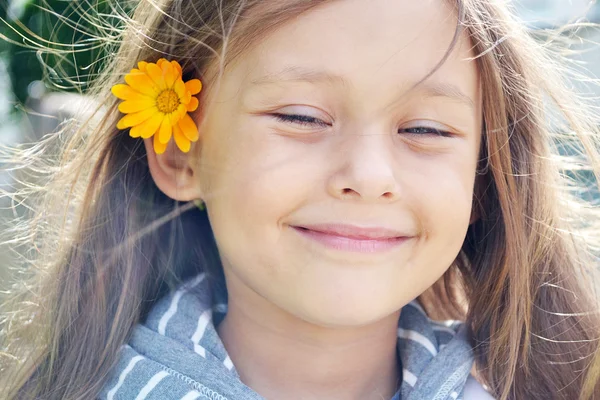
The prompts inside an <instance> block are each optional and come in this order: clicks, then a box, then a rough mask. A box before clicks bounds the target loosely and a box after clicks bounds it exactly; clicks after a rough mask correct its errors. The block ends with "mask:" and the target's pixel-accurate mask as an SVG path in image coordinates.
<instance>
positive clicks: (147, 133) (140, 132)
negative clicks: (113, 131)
mask: <svg viewBox="0 0 600 400" xmlns="http://www.w3.org/2000/svg"><path fill="white" fill-rule="evenodd" d="M163 119H164V114H163V113H161V112H157V113H156V114H154V115H153V116H152V117H150V118H149V119H147V120H146V121H145V122H144V123H143V124H140V125H136V126H134V127H133V128H131V130H130V131H129V134H130V135H131V136H132V137H141V138H143V139H148V138H149V137H151V136H152V135H154V134H155V133H156V132H157V131H158V128H159V127H160V124H161V123H162V121H163ZM134 135H136V136H134Z"/></svg>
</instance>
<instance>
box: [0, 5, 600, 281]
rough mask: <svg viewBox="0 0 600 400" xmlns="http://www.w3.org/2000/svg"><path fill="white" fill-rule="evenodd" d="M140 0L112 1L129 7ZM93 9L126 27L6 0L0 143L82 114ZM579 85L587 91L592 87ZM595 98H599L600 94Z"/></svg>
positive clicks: (597, 15) (3, 209) (586, 10)
mask: <svg viewBox="0 0 600 400" xmlns="http://www.w3.org/2000/svg"><path fill="white" fill-rule="evenodd" d="M189 1H196V0H189ZM134 3H135V2H134V1H132V0H123V1H115V0H110V4H112V5H113V6H117V7H120V8H122V9H124V10H125V11H127V10H130V9H131V7H132V5H133V4H134ZM515 7H516V9H517V10H518V13H519V14H520V16H521V17H522V19H523V20H524V22H525V23H527V24H529V25H530V26H532V27H533V28H535V29H544V28H549V27H553V26H558V25H561V24H564V23H565V22H568V21H573V20H575V19H577V18H580V17H585V19H587V20H589V21H592V22H600V5H598V4H596V3H595V2H592V1H590V0H522V1H520V2H518V3H515ZM90 9H93V14H95V15H103V17H102V18H103V23H104V24H107V26H114V27H117V28H118V27H119V23H120V22H119V20H118V18H113V17H111V13H110V10H111V8H110V6H109V2H108V1H106V0H84V1H79V0H45V1H40V0H0V18H1V21H0V145H15V144H17V143H21V142H31V141H35V140H37V139H38V138H40V137H42V136H43V135H44V134H46V133H49V132H52V131H53V130H55V129H56V127H57V126H58V125H59V123H60V122H61V121H62V120H64V119H67V118H70V117H72V116H74V115H76V113H77V105H78V104H79V103H80V102H81V99H82V98H83V97H82V96H85V91H86V89H87V84H88V81H89V77H90V76H92V77H93V76H94V74H95V73H96V71H98V68H101V66H102V60H103V59H104V58H105V57H106V56H110V55H109V54H107V53H106V49H105V47H103V46H102V41H101V40H99V38H98V37H97V35H96V34H97V33H98V29H96V28H95V27H94V24H93V23H91V21H90V20H89V19H87V18H86V17H85V15H86V13H87V12H88V11H89V10H90ZM578 35H580V38H581V45H580V49H581V50H583V51H582V53H581V54H579V55H577V56H576V58H577V59H578V60H579V61H581V62H582V64H581V68H582V69H583V70H585V73H586V74H587V75H588V76H589V77H591V78H596V79H597V78H599V77H600V45H598V43H600V33H599V31H598V30H597V29H596V30H591V29H589V30H585V29H583V30H580V31H579V32H578ZM594 43H595V44H596V45H594ZM574 84H575V85H576V87H578V88H580V89H581V90H582V91H589V90H590V89H589V88H586V87H585V86H584V85H580V84H579V83H574ZM593 90H597V89H593ZM589 95H595V96H596V97H598V98H600V92H597V91H596V92H591V93H589ZM599 105H600V102H599ZM14 184H15V181H14V176H13V175H12V174H11V173H10V172H9V171H8V167H7V166H6V165H2V164H0V232H3V231H4V232H7V231H6V229H7V225H6V221H7V220H9V219H10V218H12V217H14V216H15V215H16V214H19V213H20V212H21V211H22V210H20V209H19V207H18V206H17V207H14V206H13V204H11V202H10V199H9V198H8V197H6V196H2V193H3V192H7V191H8V192H10V191H11V189H12V187H13V185H14ZM15 213H16V214H15ZM3 221H4V222H3ZM3 224H4V225H3ZM10 257H12V255H11V253H10V252H8V250H7V248H6V247H5V248H2V247H0V290H2V282H3V281H4V275H3V270H4V266H5V265H7V262H8V260H9V259H10Z"/></svg>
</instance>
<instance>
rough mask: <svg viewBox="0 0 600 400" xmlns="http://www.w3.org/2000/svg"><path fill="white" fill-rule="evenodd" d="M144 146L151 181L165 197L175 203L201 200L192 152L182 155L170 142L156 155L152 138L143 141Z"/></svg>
mask: <svg viewBox="0 0 600 400" xmlns="http://www.w3.org/2000/svg"><path fill="white" fill-rule="evenodd" d="M144 145H145V147H146V154H147V157H148V167H149V169H150V174H151V175H152V179H153V180H154V183H155V184H156V186H157V187H158V188H159V189H160V190H161V191H162V192H163V193H164V194H165V195H167V196H168V197H170V198H172V199H173V200H177V201H192V200H197V199H201V198H202V191H201V188H200V182H199V179H198V176H197V171H195V167H194V164H193V162H192V160H193V157H192V151H190V152H188V153H183V152H182V151H181V150H179V149H178V148H177V147H176V146H175V145H174V143H173V141H170V142H169V145H168V147H167V149H166V150H165V152H164V153H162V154H156V152H155V151H154V147H153V144H152V138H149V139H144ZM192 150H193V149H192Z"/></svg>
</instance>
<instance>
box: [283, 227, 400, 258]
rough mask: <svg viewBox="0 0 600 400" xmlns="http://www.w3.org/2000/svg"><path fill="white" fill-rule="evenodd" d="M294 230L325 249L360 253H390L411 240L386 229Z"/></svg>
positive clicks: (295, 228)
mask: <svg viewBox="0 0 600 400" xmlns="http://www.w3.org/2000/svg"><path fill="white" fill-rule="evenodd" d="M292 228H294V230H295V231H296V232H298V233H299V234H300V235H301V236H303V237H305V238H306V239H309V240H310V241H312V242H317V243H319V244H321V245H323V246H325V247H328V248H331V249H335V250H340V251H350V252H359V253H376V252H383V251H389V250H392V249H394V248H396V247H398V246H400V245H402V244H403V243H405V242H406V241H408V240H409V239H410V238H411V237H410V236H406V235H402V234H401V233H399V232H396V231H391V230H389V229H385V228H357V227H352V226H347V225H335V226H327V227H316V228H314V227H310V228H309V227H305V226H292Z"/></svg>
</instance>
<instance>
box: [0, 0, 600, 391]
mask: <svg viewBox="0 0 600 400" xmlns="http://www.w3.org/2000/svg"><path fill="white" fill-rule="evenodd" d="M115 12H116V11H115ZM117 15H120V16H121V18H126V16H125V15H123V14H122V13H120V14H117ZM127 22H128V29H127V30H126V31H125V33H124V34H123V36H122V38H121V40H120V42H121V45H120V50H119V52H118V53H117V54H116V56H115V57H112V58H111V62H110V65H109V66H107V68H106V73H105V74H103V75H102V76H101V77H99V78H98V81H97V82H98V84H97V91H98V92H99V96H100V97H99V98H100V99H102V100H101V102H102V104H103V105H104V106H105V107H103V108H101V109H100V110H98V115H100V118H99V119H90V120H89V121H88V122H87V123H85V124H84V125H83V126H80V127H79V130H77V132H76V133H75V134H73V135H72V136H71V137H69V138H68V140H67V141H66V142H63V141H60V140H59V141H58V142H59V143H60V145H61V146H62V150H63V151H62V156H61V158H60V159H59V160H58V161H59V168H58V169H56V172H55V173H52V178H53V179H52V180H51V183H50V184H49V186H48V188H47V190H46V191H45V193H47V196H46V197H44V198H43V199H42V200H43V201H42V202H40V211H39V214H37V218H35V219H33V220H32V222H31V224H30V225H29V227H30V229H34V228H38V227H39V230H38V229H35V230H34V233H41V234H43V237H42V238H40V237H39V235H34V234H32V233H31V232H28V233H29V238H30V239H29V240H30V241H31V243H32V245H35V246H36V247H35V248H36V249H37V250H38V251H39V252H40V257H38V258H37V259H36V262H35V264H34V265H36V266H40V267H42V268H41V269H40V270H39V271H40V273H39V274H33V278H32V281H31V282H32V283H29V284H25V283H24V284H23V285H22V287H21V290H22V292H23V293H24V295H22V296H21V297H19V296H16V295H15V296H13V297H12V301H11V302H10V303H6V304H5V305H4V306H3V307H4V308H3V310H4V314H3V315H4V318H3V320H2V327H3V329H4V344H3V349H4V353H5V354H4V355H3V365H4V371H3V372H2V374H1V376H2V378H4V385H5V386H4V387H5V388H6V397H7V398H11V399H12V398H18V399H21V398H25V399H29V398H36V399H92V398H100V399H186V400H190V399H229V400H233V399H260V398H267V399H286V400H287V399H395V400H399V399H413V400H416V399H457V398H458V399H463V398H464V399H487V398H498V399H569V400H572V399H591V398H596V399H598V398H600V384H599V383H598V381H599V376H600V352H599V351H598V335H599V333H600V320H599V316H598V303H597V299H596V298H595V297H594V296H593V292H592V288H593V287H594V281H593V275H592V271H593V270H594V268H596V267H595V259H594V257H593V254H594V249H595V248H594V247H593V245H594V243H595V242H594V241H593V240H594V239H596V238H597V232H598V231H597V229H596V223H597V221H598V219H597V217H596V214H595V213H596V211H597V210H596V209H594V208H589V207H588V208H586V207H581V206H579V205H578V204H583V203H581V202H578V201H575V199H574V198H572V197H570V195H571V193H570V192H569V191H570V190H572V187H573V186H572V185H571V186H568V185H566V184H567V183H568V182H569V181H567V175H566V174H565V173H564V172H565V171H566V170H567V169H568V168H570V167H579V168H580V169H581V168H583V167H585V168H587V169H588V170H593V171H595V172H598V170H597V167H598V158H597V153H596V150H595V149H596V147H595V146H597V144H598V143H597V140H598V137H597V134H598V131H597V129H596V128H595V126H594V122H595V121H593V120H592V118H591V117H589V115H590V114H589V113H588V112H587V111H586V106H585V104H584V103H583V102H581V101H578V102H576V101H577V99H576V98H575V97H574V95H573V94H572V93H571V92H569V91H568V90H567V89H566V85H565V83H564V82H562V81H561V79H562V76H561V74H559V73H558V72H559V70H558V69H557V68H558V67H559V65H558V64H557V62H556V57H553V56H552V55H550V54H548V53H546V52H545V51H549V50H543V49H542V48H541V46H539V45H537V44H536V42H534V41H533V40H532V39H530V38H529V37H528V36H527V34H526V33H525V31H524V30H523V28H522V27H521V26H520V25H519V24H518V23H516V22H515V20H514V19H513V18H512V17H511V15H510V14H509V13H508V12H507V9H506V6H505V5H504V4H502V3H501V2H500V1H491V0H490V1H485V2H484V1H479V0H477V1H476V0H428V1H420V2H415V1H410V0H394V1H390V0H369V1H366V0H344V1H340V0H338V1H326V0H321V1H317V0H312V1H309V0H303V1H300V0H279V1H251V0H246V1H243V0H231V1H225V0H223V1H219V2H216V1H215V2H212V1H181V0H164V1H143V2H140V3H139V4H138V5H137V6H136V8H135V11H134V13H133V17H132V19H131V20H127ZM113 35H114V32H113ZM132 68H133V69H132ZM124 75H125V80H124V81H123V76H124ZM559 78H561V79H559ZM110 89H112V93H109V90H110ZM115 96H116V97H115ZM196 96H197V97H196ZM196 99H198V100H196ZM122 100H124V101H122ZM198 105H199V106H198ZM552 106H554V107H553V108H552ZM548 109H550V110H555V113H559V117H558V118H555V120H551V119H550V116H551V115H556V114H554V113H553V114H546V110H548ZM590 109H591V108H590ZM66 132H68V131H64V132H63V133H62V135H66ZM552 132H554V133H556V132H560V133H561V135H562V136H561V137H560V138H559V139H560V142H557V141H555V140H554V136H551V133H552ZM56 138H58V139H61V138H62V136H61V134H59V135H58V136H56ZM51 143H53V139H52V138H49V139H46V141H45V142H42V144H41V145H38V146H37V147H34V148H33V150H28V151H23V152H21V153H20V154H21V156H22V157H24V161H23V160H22V161H21V162H25V163H28V164H27V165H32V164H30V163H31V162H34V161H36V160H37V161H41V160H42V154H44V153H43V152H42V150H40V149H43V148H44V147H45V146H46V147H47V146H49V145H50V144H51ZM557 143H561V144H563V145H565V147H567V146H569V148H570V149H573V151H575V152H576V154H578V155H579V156H580V157H579V159H577V160H575V161H578V163H577V165H571V166H569V165H565V164H562V163H561V164H559V161H561V160H562V159H560V158H558V157H557V156H556V151H555V150H556V147H557V146H556V145H557ZM35 150H39V151H35ZM33 165H35V164H33ZM32 170H33V171H40V169H32ZM41 171H42V172H43V171H44V170H43V169H42V170H41ZM200 199H202V201H203V202H204V203H205V204H204V205H202V206H201V207H196V206H195V205H197V204H199V203H198V201H199V200H200ZM56 205H59V206H60V207H61V208H60V209H61V210H65V211H64V212H63V213H60V215H58V217H59V220H58V221H60V224H57V223H55V221H56V220H54V219H53V218H55V217H56V210H55V209H54V208H51V207H54V206H56ZM56 226H59V227H60V229H59V230H58V231H57V233H56V235H52V230H53V229H54V228H55V227H56ZM32 236H33V239H31V237H32ZM42 239H44V240H42ZM23 240H25V239H23ZM40 242H41V243H40ZM17 243H18V242H17ZM27 271H31V270H27ZM17 289H18V288H17ZM441 321H446V322H441ZM459 321H462V322H459Z"/></svg>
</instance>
